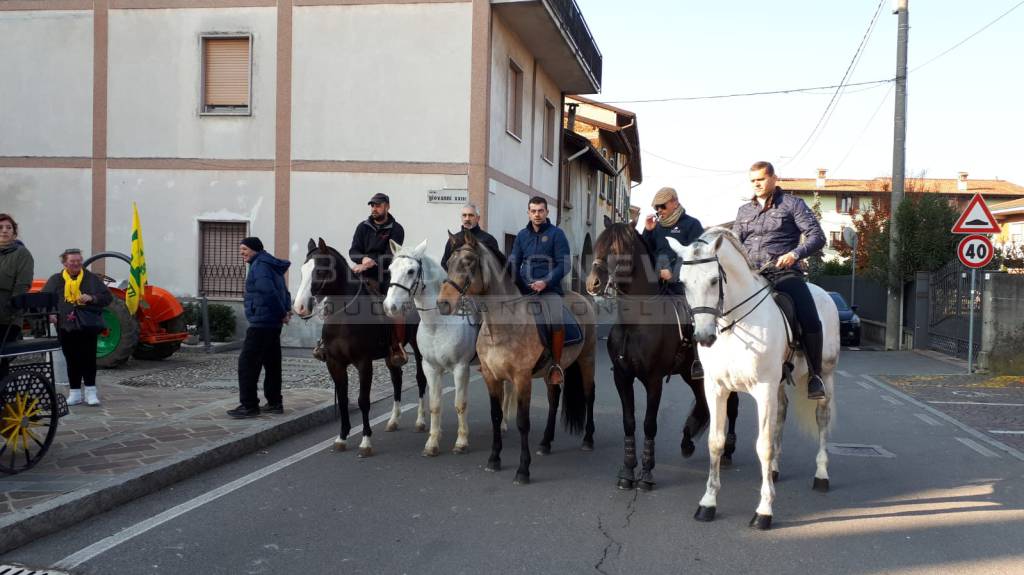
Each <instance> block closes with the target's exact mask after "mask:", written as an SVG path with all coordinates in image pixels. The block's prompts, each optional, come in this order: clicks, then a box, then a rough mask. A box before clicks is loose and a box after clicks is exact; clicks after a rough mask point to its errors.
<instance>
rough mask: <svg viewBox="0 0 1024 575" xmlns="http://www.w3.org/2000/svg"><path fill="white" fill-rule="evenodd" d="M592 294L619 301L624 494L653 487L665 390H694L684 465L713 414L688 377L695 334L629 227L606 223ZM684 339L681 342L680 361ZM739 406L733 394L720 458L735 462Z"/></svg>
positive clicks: (613, 337) (616, 341)
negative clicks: (677, 382) (671, 381)
mask: <svg viewBox="0 0 1024 575" xmlns="http://www.w3.org/2000/svg"><path fill="white" fill-rule="evenodd" d="M587 291H588V292H589V293H590V294H591V295H594V296H596V297H605V298H614V299H616V301H617V304H618V305H617V308H618V311H617V313H618V317H617V320H616V322H615V325H614V327H612V330H611V333H610V334H609V335H608V356H609V357H610V358H611V360H612V372H613V374H614V376H615V389H616V390H617V391H618V392H619V400H620V401H621V402H622V427H623V429H624V431H625V434H626V446H625V460H624V462H623V466H622V467H621V468H620V469H619V477H618V486H619V488H620V489H632V488H634V487H638V488H640V489H642V490H644V491H648V490H650V489H652V488H653V487H654V474H653V470H654V439H655V436H656V435H657V434H658V407H659V405H660V404H661V392H662V386H663V384H664V382H665V381H667V380H668V378H669V377H671V376H672V375H674V374H678V375H680V376H682V378H683V380H684V381H686V383H687V384H688V385H689V386H690V389H692V390H693V396H694V398H695V399H696V404H695V405H694V407H693V411H692V412H691V413H690V416H689V417H688V418H687V419H686V424H685V426H684V427H683V440H682V444H681V445H680V448H681V449H682V453H683V457H690V456H691V455H693V452H694V449H695V448H696V447H695V445H694V443H693V440H694V439H695V438H697V437H698V436H699V435H700V434H701V433H702V432H703V431H704V429H705V428H706V427H707V424H708V421H709V419H710V416H711V414H710V413H709V412H708V403H707V399H706V398H705V397H704V379H703V378H700V379H697V378H694V377H692V376H691V366H692V365H693V360H694V359H695V358H696V357H697V355H696V354H697V351H696V348H695V346H694V345H693V340H692V335H693V326H692V325H688V324H689V322H688V321H687V320H686V318H685V317H684V315H685V312H683V311H679V312H678V314H677V312H676V310H675V308H674V307H673V305H672V300H671V295H666V293H665V292H664V291H663V289H662V286H661V284H660V282H659V281H658V276H657V274H656V273H655V271H654V266H653V262H652V259H651V256H650V254H649V253H648V251H647V247H646V246H645V245H644V242H643V239H642V238H641V237H640V234H638V233H637V232H636V230H635V229H634V228H633V227H632V226H630V225H627V224H624V223H618V224H611V223H610V222H608V221H606V227H605V230H604V231H603V232H602V233H601V235H600V236H598V238H597V242H596V243H595V245H594V263H593V267H592V269H591V272H590V275H589V277H587ZM680 339H682V341H683V346H682V349H683V351H682V353H680V352H679V349H680ZM636 379H639V380H640V383H642V384H643V386H644V389H645V390H646V392H647V413H646V414H645V416H644V448H643V454H642V458H643V460H642V467H641V471H640V478H639V481H637V479H636V475H635V472H634V471H635V469H636V465H637V460H636V438H635V433H636V415H635V411H636V409H635V407H634V403H633V381H634V380H636ZM738 404H739V399H738V397H737V396H736V394H735V393H734V394H732V395H731V396H730V398H729V403H728V417H729V441H728V443H727V445H726V449H725V453H724V454H723V457H724V458H726V461H731V458H732V452H733V451H734V450H735V449H736V434H735V425H736V410H737V406H738Z"/></svg>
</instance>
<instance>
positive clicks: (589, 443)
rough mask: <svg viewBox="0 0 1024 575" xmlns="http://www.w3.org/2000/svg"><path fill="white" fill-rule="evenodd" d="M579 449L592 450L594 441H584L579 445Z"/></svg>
mask: <svg viewBox="0 0 1024 575" xmlns="http://www.w3.org/2000/svg"><path fill="white" fill-rule="evenodd" d="M580 450H582V451H593V450H594V442H593V441H584V442H583V445H582V446H580Z"/></svg>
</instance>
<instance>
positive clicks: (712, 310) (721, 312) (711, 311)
mask: <svg viewBox="0 0 1024 575" xmlns="http://www.w3.org/2000/svg"><path fill="white" fill-rule="evenodd" d="M694 241H695V242H700V243H702V244H704V245H709V244H708V242H706V241H704V240H703V239H697V240H694ZM680 263H681V264H682V265H684V266H693V265H701V264H710V263H713V264H715V265H716V266H717V267H718V303H717V304H716V305H715V307H707V306H698V307H694V308H690V313H691V314H693V315H695V316H696V315H697V314H702V313H703V314H707V315H711V316H714V317H715V325H716V326H718V331H719V333H722V332H727V331H729V330H731V329H732V328H733V327H734V326H735V325H736V324H737V323H739V322H741V321H743V319H745V318H746V317H747V316H748V315H750V314H752V313H754V310H756V309H757V308H758V307H759V306H760V305H761V303H762V302H764V300H766V299H768V296H770V295H771V294H772V291H771V290H772V284H771V282H767V283H766V284H765V285H764V286H763V287H761V289H759V290H757V291H755V292H754V293H752V294H751V295H750V296H749V297H747V298H746V299H744V300H743V301H741V302H740V303H738V304H736V305H734V306H733V307H731V308H730V309H729V310H727V311H726V310H725V309H724V308H725V284H726V283H728V282H729V277H728V276H727V275H726V273H725V269H723V268H722V262H721V261H720V260H719V259H718V254H715V255H714V257H709V258H698V259H694V260H682V259H681V260H680ZM761 292H765V294H764V297H762V298H761V299H760V300H759V301H758V302H757V303H756V304H755V305H754V307H752V308H750V310H748V311H747V313H745V314H743V315H742V316H740V317H739V318H737V319H735V320H733V321H732V322H730V323H729V325H726V326H725V327H722V326H721V325H719V324H718V320H719V319H721V318H726V319H728V316H729V314H731V313H732V312H734V311H736V310H737V309H739V308H740V307H742V306H743V305H744V304H746V303H747V302H749V301H750V300H752V299H754V298H755V297H757V295H758V294H760V293H761Z"/></svg>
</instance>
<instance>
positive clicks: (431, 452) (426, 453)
mask: <svg viewBox="0 0 1024 575" xmlns="http://www.w3.org/2000/svg"><path fill="white" fill-rule="evenodd" d="M440 453H441V450H440V449H438V448H436V447H426V448H424V449H423V457H437V456H438V455H440Z"/></svg>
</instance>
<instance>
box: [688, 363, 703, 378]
mask: <svg viewBox="0 0 1024 575" xmlns="http://www.w3.org/2000/svg"><path fill="white" fill-rule="evenodd" d="M690 379H704V366H703V365H702V364H701V363H700V360H699V359H694V360H693V365H691V366H690Z"/></svg>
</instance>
